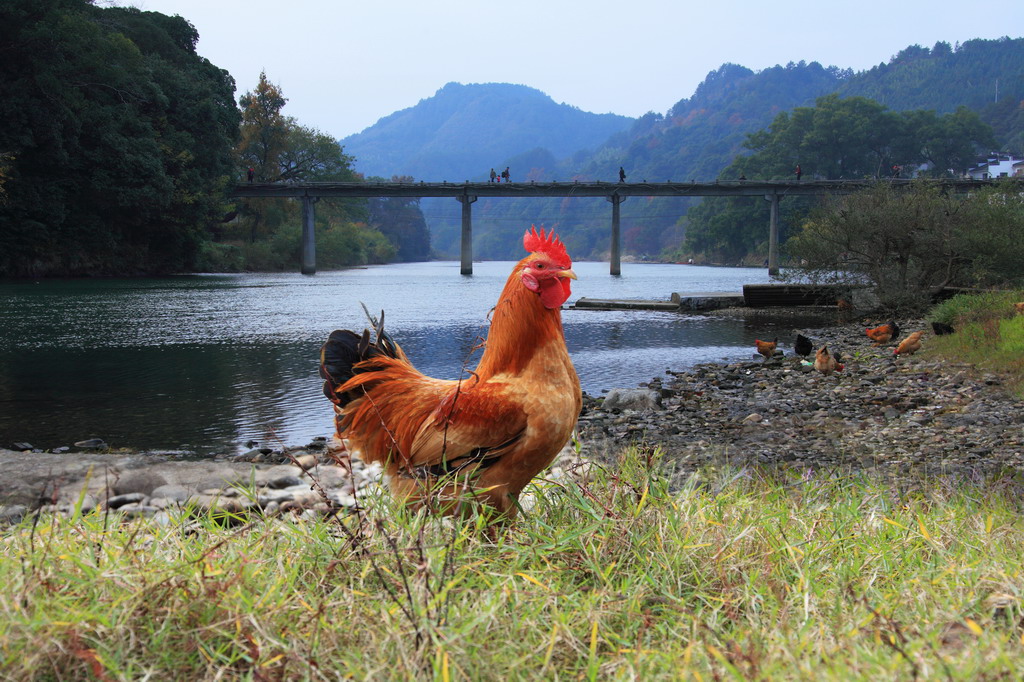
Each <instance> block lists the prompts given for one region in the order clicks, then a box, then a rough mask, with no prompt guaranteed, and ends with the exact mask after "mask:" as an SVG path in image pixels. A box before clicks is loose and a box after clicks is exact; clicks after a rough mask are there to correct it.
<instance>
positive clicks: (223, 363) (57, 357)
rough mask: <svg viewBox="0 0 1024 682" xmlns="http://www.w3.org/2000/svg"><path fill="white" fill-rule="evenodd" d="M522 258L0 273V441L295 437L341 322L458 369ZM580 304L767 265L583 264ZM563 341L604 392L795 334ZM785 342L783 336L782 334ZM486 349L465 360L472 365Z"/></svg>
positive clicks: (316, 425) (327, 413)
mask: <svg viewBox="0 0 1024 682" xmlns="http://www.w3.org/2000/svg"><path fill="white" fill-rule="evenodd" d="M512 265H513V264H512V263H502V262H486V263H477V264H474V271H475V274H474V275H473V276H472V277H463V276H461V275H460V274H459V264H458V263H452V262H433V263H409V264H400V265H387V266H377V267H368V268H360V269H353V270H344V271H338V272H324V273H319V274H317V275H316V276H315V277H303V276H301V275H298V274H257V275H252V274H245V275H197V276H181V277H171V278H161V279H105V280H68V281H41V282H29V281H26V282H15V283H10V282H7V283H0V446H3V447H10V445H11V443H13V442H15V441H27V442H29V443H31V444H33V445H35V446H36V447H43V448H53V447H58V446H61V445H69V444H70V443H72V442H74V441H78V440H83V439H85V438H92V437H99V438H103V439H104V440H106V441H107V442H108V443H109V444H110V445H111V446H113V447H132V448H173V449H184V450H192V451H195V452H197V453H199V454H205V453H210V452H225V451H235V450H237V449H238V448H239V447H241V446H240V444H241V443H244V442H245V441H247V440H256V441H260V442H261V443H263V444H267V445H270V446H280V445H282V444H285V445H296V444H298V445H301V444H304V443H305V442H308V441H309V439H311V438H313V437H314V436H322V435H328V434H329V433H330V432H331V430H332V428H333V427H332V410H331V405H330V403H329V402H328V401H327V400H326V398H324V397H323V395H322V393H321V389H320V379H319V377H318V375H317V367H318V360H319V348H320V345H321V344H322V343H323V341H324V339H326V337H327V335H328V334H329V333H330V332H331V330H333V329H336V328H351V329H355V330H362V329H363V328H364V327H365V326H366V318H365V316H364V314H363V312H362V308H361V307H360V305H359V302H360V301H362V302H365V303H366V305H367V306H368V307H369V308H370V310H371V311H374V312H376V311H379V310H381V309H384V310H385V311H386V323H387V327H388V329H389V330H390V331H391V333H392V334H393V335H394V336H395V338H396V339H397V340H398V341H399V342H400V343H401V344H402V346H403V347H404V348H405V351H406V353H407V354H408V355H409V357H410V358H411V359H412V361H413V362H414V363H415V364H416V366H417V367H418V368H419V369H420V370H421V371H423V372H425V373H426V374H429V375H432V376H437V377H441V378H456V377H457V375H458V373H459V370H460V368H461V367H462V366H463V364H464V362H465V361H466V359H467V357H470V353H471V350H472V348H473V346H474V345H475V344H476V343H477V341H478V339H479V338H480V337H483V336H484V335H485V334H486V331H487V322H486V316H487V313H488V311H489V309H490V308H491V307H492V306H493V305H494V303H495V302H496V301H497V297H498V294H499V293H500V292H501V288H502V286H503V285H504V282H505V279H506V278H507V276H508V273H509V272H510V271H511V268H512ZM573 269H574V270H576V272H577V274H578V275H579V277H580V280H579V281H578V282H574V283H573V296H572V298H571V299H570V303H572V302H573V301H575V300H576V299H578V298H579V297H581V296H586V297H590V298H655V299H667V298H668V297H669V296H670V295H671V293H672V292H674V291H677V292H700V291H731V292H739V291H741V289H742V286H743V284H747V283H760V282H766V281H768V277H767V274H766V271H765V270H764V269H761V268H757V269H753V268H710V267H700V266H686V265H653V264H651V265H647V264H645V265H640V264H629V263H624V264H623V266H622V276H621V277H610V276H609V275H608V264H607V263H577V264H574V266H573ZM563 321H564V325H565V331H566V338H567V342H568V345H569V352H570V353H571V354H572V357H573V361H574V363H575V365H576V369H577V371H578V373H579V375H580V379H581V381H582V383H583V388H584V390H585V391H587V392H588V393H591V394H592V395H599V394H600V393H601V392H602V391H605V390H607V389H609V388H615V387H634V386H636V385H637V384H638V383H639V382H641V381H648V380H650V379H651V378H652V377H655V376H658V375H661V374H663V373H664V371H665V370H666V369H668V368H672V369H683V368H686V367H689V366H692V365H694V364H696V363H700V362H708V361H720V360H736V359H742V358H749V357H750V355H751V352H752V346H753V341H754V338H755V337H756V336H761V337H770V336H772V335H774V334H778V335H779V336H780V337H783V339H788V338H789V337H790V336H791V335H792V331H791V327H792V324H793V323H792V321H789V322H786V323H785V327H784V328H782V327H779V328H775V327H772V326H766V323H764V322H763V321H761V322H758V327H757V328H754V327H752V326H750V325H748V324H747V323H746V322H744V321H743V320H742V319H716V318H705V317H701V316H688V315H679V314H677V313H658V312H647V311H629V312H598V311H589V310H567V311H564V312H563ZM784 343H785V341H784ZM478 359H479V355H474V356H472V357H471V358H470V359H469V362H468V363H467V364H468V366H469V367H470V368H472V367H474V366H475V365H476V362H477V360H478Z"/></svg>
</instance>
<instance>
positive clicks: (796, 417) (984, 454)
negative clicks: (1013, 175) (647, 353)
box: [579, 312, 1024, 475]
mask: <svg viewBox="0 0 1024 682" xmlns="http://www.w3.org/2000/svg"><path fill="white" fill-rule="evenodd" d="M732 314H736V313H735V312H734V313H732ZM902 326H903V331H904V334H906V333H908V332H910V331H914V330H918V329H922V330H923V329H928V328H929V327H928V325H927V324H926V323H925V322H924V321H923V320H915V321H908V322H903V323H902ZM797 331H800V332H802V333H803V334H804V335H805V336H808V337H810V338H811V339H812V340H813V341H814V343H815V347H820V346H821V345H822V344H826V343H827V344H828V346H829V349H830V350H832V351H839V352H840V353H842V355H843V356H844V360H845V364H846V367H845V370H844V371H843V372H841V373H837V374H833V375H831V376H824V375H822V374H820V373H818V372H816V371H814V369H813V368H812V367H810V366H808V365H806V364H805V363H804V362H802V360H803V359H802V358H799V357H798V356H796V355H794V354H793V351H792V347H791V345H790V344H791V342H792V339H780V344H779V349H780V350H782V351H783V353H784V355H783V356H782V357H779V356H778V355H777V356H776V357H775V358H773V359H772V360H769V361H762V360H761V359H757V360H754V359H751V360H750V361H745V362H738V363H732V364H726V365H721V364H708V365H699V366H697V367H694V368H693V369H691V370H688V371H685V372H669V373H667V374H666V375H665V376H663V377H655V378H653V379H652V381H651V382H650V383H648V384H647V385H646V386H643V387H642V388H641V389H639V390H633V391H625V392H620V391H613V392H610V393H609V394H608V396H607V397H606V398H604V399H601V400H595V399H589V400H587V401H585V410H584V414H583V415H582V416H581V418H580V426H579V431H580V438H581V442H582V443H583V454H584V455H585V456H589V457H593V458H597V459H601V458H606V457H607V456H608V453H609V452H612V451H614V450H616V449H619V448H621V447H622V445H623V444H626V443H631V442H632V443H636V444H638V445H641V446H646V447H653V446H660V447H662V448H663V449H664V450H665V451H666V452H667V453H668V458H669V459H670V460H671V461H673V462H675V463H676V464H677V465H678V468H679V470H680V471H681V472H683V473H684V474H685V472H687V471H691V470H693V469H694V468H697V467H700V466H702V465H705V464H708V463H719V462H730V463H732V464H734V465H738V466H745V465H753V464H761V465H776V464H781V465H787V466H797V467H809V468H813V469H825V470H827V469H840V470H850V469H875V470H879V471H880V472H882V473H883V474H885V473H890V472H891V473H896V474H906V473H910V472H914V473H923V474H926V475H932V474H939V473H951V474H967V475H986V474H992V473H996V472H1000V471H1003V470H1007V469H1011V470H1021V469H1024V410H1022V409H1021V408H1022V402H1021V401H1020V400H1018V399H1017V398H1015V397H1013V396H1012V395H1010V394H1009V393H1008V392H1007V391H1006V390H1005V389H1004V388H1003V382H1002V379H1001V377H999V376H997V375H995V374H992V373H986V372H981V371H978V370H976V369H975V368H974V367H973V366H971V365H968V364H966V363H956V362H948V361H944V360H939V359H932V358H929V357H928V356H927V354H920V355H914V356H909V357H906V356H901V357H899V358H896V357H894V356H893V344H890V345H886V346H883V347H874V346H872V344H871V341H870V340H869V339H868V338H867V337H866V335H865V334H864V326H863V325H862V324H860V323H857V324H848V325H844V326H839V327H829V328H824V329H801V330H794V337H795V334H796V332H797ZM929 335H930V332H929ZM929 335H926V337H925V346H927V343H928V341H927V339H928V338H929ZM753 350H754V349H753V348H751V351H753ZM752 355H753V353H752ZM757 357H759V356H757ZM810 359H811V360H813V356H812V357H811V358H810Z"/></svg>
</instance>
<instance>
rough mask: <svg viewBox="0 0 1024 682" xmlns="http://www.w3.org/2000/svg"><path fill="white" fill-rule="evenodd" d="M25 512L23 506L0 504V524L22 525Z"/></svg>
mask: <svg viewBox="0 0 1024 682" xmlns="http://www.w3.org/2000/svg"><path fill="white" fill-rule="evenodd" d="M25 511H26V508H25V505H23V504H0V523H3V524H14V523H20V522H21V520H22V519H23V518H25Z"/></svg>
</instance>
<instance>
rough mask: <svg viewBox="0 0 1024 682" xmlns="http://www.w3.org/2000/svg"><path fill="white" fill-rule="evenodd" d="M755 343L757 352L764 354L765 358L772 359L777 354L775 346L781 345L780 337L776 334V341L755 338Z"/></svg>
mask: <svg viewBox="0 0 1024 682" xmlns="http://www.w3.org/2000/svg"><path fill="white" fill-rule="evenodd" d="M754 345H755V346H757V352H758V353H760V354H761V355H763V356H764V359H765V360H771V359H772V356H773V355H775V347H776V346H777V345H779V337H777V336H776V337H775V340H774V341H762V340H761V339H754Z"/></svg>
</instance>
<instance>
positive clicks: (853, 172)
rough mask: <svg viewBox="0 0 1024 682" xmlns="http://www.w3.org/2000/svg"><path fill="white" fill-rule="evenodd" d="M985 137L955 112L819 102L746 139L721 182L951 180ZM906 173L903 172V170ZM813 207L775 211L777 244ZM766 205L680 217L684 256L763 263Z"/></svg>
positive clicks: (790, 203)
mask: <svg viewBox="0 0 1024 682" xmlns="http://www.w3.org/2000/svg"><path fill="white" fill-rule="evenodd" d="M992 142H993V140H992V134H991V129H989V127H988V126H986V125H985V124H983V123H982V122H981V121H980V119H979V118H978V116H977V114H975V113H973V112H971V111H968V110H967V109H965V108H963V107H961V108H959V109H957V110H956V111H955V112H953V113H951V114H945V115H942V116H938V115H936V114H935V112H933V111H903V112H893V111H889V110H888V109H886V108H885V107H884V106H882V105H880V104H878V103H877V102H874V101H872V100H868V99H864V98H862V97H848V98H845V99H844V98H840V97H839V96H838V95H834V94H833V95H827V96H825V97H821V98H819V99H818V101H817V102H816V105H815V106H814V107H797V108H796V109H794V110H793V111H791V112H783V113H781V114H779V115H778V116H777V117H776V118H775V120H774V121H773V122H772V124H771V125H770V126H769V127H768V128H767V129H765V130H761V131H758V132H756V133H753V134H751V135H749V136H748V138H747V142H746V144H745V146H746V147H747V149H748V150H750V152H751V154H750V155H749V156H741V157H738V158H737V159H736V160H735V161H734V162H733V163H732V165H730V166H729V167H728V168H726V170H725V171H724V172H723V174H724V175H725V176H726V177H730V178H737V177H740V176H744V177H746V178H748V179H750V180H793V179H794V170H795V168H796V166H797V164H799V165H800V166H801V169H802V171H803V176H804V178H805V179H808V180H809V179H812V178H822V179H843V178H846V179H859V178H865V177H867V178H878V177H889V176H890V175H891V174H892V170H891V169H892V168H893V166H894V165H898V166H900V167H901V168H902V169H916V168H917V167H918V166H919V165H922V164H931V168H930V170H924V171H922V175H929V176H934V177H943V176H950V175H957V174H959V172H962V171H963V170H964V169H966V167H967V166H968V165H969V164H970V163H971V160H972V159H973V158H974V154H975V153H976V152H977V151H978V150H981V149H984V148H985V147H986V146H987V145H989V144H992ZM902 172H903V173H909V170H903V171H902ZM814 206H815V201H814V200H813V199H810V198H796V197H792V198H787V199H786V200H785V201H783V202H781V204H780V234H779V241H780V243H785V240H786V237H787V236H788V234H789V231H790V230H791V229H793V228H794V227H796V226H797V225H799V223H800V221H801V220H802V219H803V218H804V217H805V216H806V215H807V213H808V211H809V210H810V209H811V208H812V207H814ZM767 223H768V208H767V202H764V201H759V200H757V199H726V198H716V199H706V200H704V201H703V202H702V203H701V204H700V205H699V206H698V207H696V208H695V209H693V210H691V211H690V212H689V214H688V216H687V228H688V229H687V236H686V243H685V246H684V248H683V249H682V251H683V252H686V253H703V254H706V255H708V256H709V257H711V258H713V259H715V260H724V261H726V262H737V261H740V260H742V259H744V258H745V257H748V255H750V254H757V256H756V257H755V260H756V259H759V258H760V257H763V256H764V255H767V244H766V240H767V230H766V229H765V227H766V225H767Z"/></svg>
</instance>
